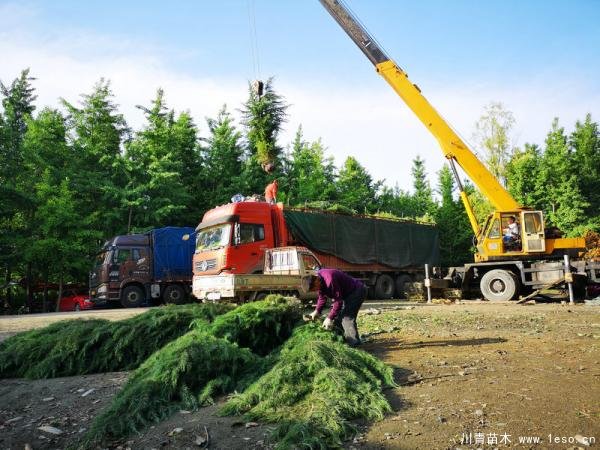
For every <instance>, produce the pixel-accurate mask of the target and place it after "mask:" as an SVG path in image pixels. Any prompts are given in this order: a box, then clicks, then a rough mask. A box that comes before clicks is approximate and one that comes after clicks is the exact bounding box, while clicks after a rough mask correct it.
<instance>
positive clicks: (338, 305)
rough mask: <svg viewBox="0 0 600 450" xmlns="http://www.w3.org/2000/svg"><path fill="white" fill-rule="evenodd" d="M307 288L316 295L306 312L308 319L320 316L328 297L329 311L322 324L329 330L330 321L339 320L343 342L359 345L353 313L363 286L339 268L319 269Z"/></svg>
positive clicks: (331, 322)
mask: <svg viewBox="0 0 600 450" xmlns="http://www.w3.org/2000/svg"><path fill="white" fill-rule="evenodd" d="M311 290H316V291H318V293H319V298H318V299H317V306H316V308H315V310H314V311H313V312H312V314H310V319H311V320H316V319H317V318H318V317H319V316H320V315H321V311H322V310H323V307H324V306H325V302H326V300H327V298H330V299H331V302H332V303H331V310H330V311H329V314H327V318H326V319H325V321H324V322H323V327H324V328H326V329H328V330H331V329H332V328H333V324H334V321H336V322H341V324H342V328H343V329H344V339H345V340H346V342H347V343H348V344H349V345H352V346H355V345H359V344H360V337H359V335H358V328H357V327H356V316H357V315H358V310H359V309H360V307H361V305H362V303H363V301H364V300H365V297H366V296H367V288H366V287H365V285H364V284H363V283H362V282H361V281H359V280H355V279H354V278H352V277H351V276H349V275H346V274H345V273H344V272H342V271H341V270H336V269H320V270H319V271H318V272H317V276H316V277H314V278H313V279H312V282H311ZM340 318H341V320H340ZM336 319H337V320H336Z"/></svg>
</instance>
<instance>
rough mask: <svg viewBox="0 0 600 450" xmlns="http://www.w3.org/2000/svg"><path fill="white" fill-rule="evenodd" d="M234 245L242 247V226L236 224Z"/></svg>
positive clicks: (234, 227)
mask: <svg viewBox="0 0 600 450" xmlns="http://www.w3.org/2000/svg"><path fill="white" fill-rule="evenodd" d="M233 245H240V224H239V222H236V223H235V225H234V226H233Z"/></svg>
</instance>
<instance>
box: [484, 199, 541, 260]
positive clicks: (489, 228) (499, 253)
mask: <svg viewBox="0 0 600 450" xmlns="http://www.w3.org/2000/svg"><path fill="white" fill-rule="evenodd" d="M545 251H546V239H545V229H544V215H543V213H542V211H495V212H494V213H492V214H490V215H489V216H488V218H487V220H486V222H485V224H484V226H483V227H482V229H481V233H480V234H479V236H478V237H477V253H476V254H475V260H476V261H493V260H497V259H505V258H506V257H512V258H514V257H518V256H521V255H522V256H529V255H531V254H543V253H545Z"/></svg>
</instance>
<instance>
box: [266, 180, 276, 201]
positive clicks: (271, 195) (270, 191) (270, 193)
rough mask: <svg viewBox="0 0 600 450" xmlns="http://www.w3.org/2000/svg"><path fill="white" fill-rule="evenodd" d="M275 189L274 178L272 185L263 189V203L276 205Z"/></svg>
mask: <svg viewBox="0 0 600 450" xmlns="http://www.w3.org/2000/svg"><path fill="white" fill-rule="evenodd" d="M277 188H278V184H277V178H275V179H274V180H273V182H272V183H269V184H267V187H266V188H265V201H266V202H267V203H270V204H271V205H274V204H275V203H277Z"/></svg>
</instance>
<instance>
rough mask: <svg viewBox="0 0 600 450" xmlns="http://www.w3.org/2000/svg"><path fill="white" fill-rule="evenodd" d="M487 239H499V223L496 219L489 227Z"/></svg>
mask: <svg viewBox="0 0 600 450" xmlns="http://www.w3.org/2000/svg"><path fill="white" fill-rule="evenodd" d="M488 237H489V238H491V239H497V238H499V237H500V221H499V220H498V219H494V221H493V222H492V225H491V226H490V232H489V233H488Z"/></svg>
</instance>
